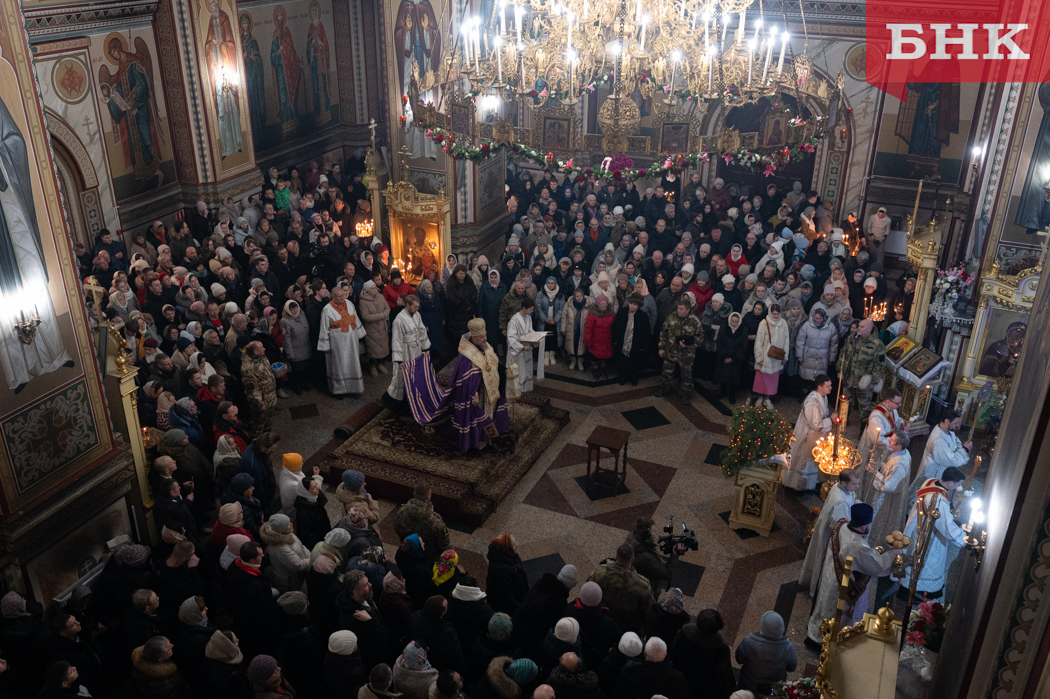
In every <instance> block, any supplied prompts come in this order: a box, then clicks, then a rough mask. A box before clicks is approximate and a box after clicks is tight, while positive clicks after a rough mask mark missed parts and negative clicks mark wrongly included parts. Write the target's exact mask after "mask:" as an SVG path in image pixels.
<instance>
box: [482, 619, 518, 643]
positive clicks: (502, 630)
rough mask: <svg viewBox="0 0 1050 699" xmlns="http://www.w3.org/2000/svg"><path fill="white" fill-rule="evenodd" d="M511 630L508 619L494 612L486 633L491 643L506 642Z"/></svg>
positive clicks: (511, 626) (512, 627) (512, 626)
mask: <svg viewBox="0 0 1050 699" xmlns="http://www.w3.org/2000/svg"><path fill="white" fill-rule="evenodd" d="M513 629H514V625H513V624H512V623H511V620H510V617H509V616H507V615H506V614H504V613H503V612H496V613H495V614H493V615H492V617H491V618H490V619H489V627H488V633H489V638H491V639H492V640H493V641H506V640H507V639H508V638H510V633H511V631H513Z"/></svg>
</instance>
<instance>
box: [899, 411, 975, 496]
mask: <svg viewBox="0 0 1050 699" xmlns="http://www.w3.org/2000/svg"><path fill="white" fill-rule="evenodd" d="M960 427H962V416H960V415H959V413H957V412H955V411H954V410H947V411H945V412H943V413H941V421H940V422H938V423H937V424H936V425H935V426H934V428H933V429H932V430H931V431H930V436H929V438H928V439H927V440H926V449H925V451H923V453H922V460H921V461H920V462H919V472H918V473H917V474H915V480H914V481H912V483H911V485H910V486H909V488H908V494H909V499H908V502H909V504H910V503H912V502H915V497H916V493H918V492H919V488H921V487H922V484H923V483H925V482H926V481H928V480H930V479H931V478H940V477H941V474H942V473H944V471H945V469H947V468H948V467H949V466H955V467H956V468H962V467H963V466H964V465H965V464H966V463H967V462H969V460H970V450H971V449H973V442H969V441H967V442H966V443H963V442H961V441H960V440H959V438H958V437H957V436H956V434H955V431H956V430H958V429H959V428H960Z"/></svg>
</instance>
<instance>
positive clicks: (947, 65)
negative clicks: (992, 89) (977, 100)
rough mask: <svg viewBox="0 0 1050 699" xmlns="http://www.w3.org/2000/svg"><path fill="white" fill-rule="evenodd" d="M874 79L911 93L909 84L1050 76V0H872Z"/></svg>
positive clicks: (870, 67)
mask: <svg viewBox="0 0 1050 699" xmlns="http://www.w3.org/2000/svg"><path fill="white" fill-rule="evenodd" d="M866 9H867V40H868V46H867V51H866V57H867V58H866V63H867V66H866V67H867V81H868V82H869V83H870V84H872V85H874V86H876V87H878V88H879V89H882V90H885V91H886V92H888V93H890V94H892V95H895V96H897V97H899V98H900V99H902V100H903V99H905V98H906V96H907V86H908V84H915V83H975V82H983V83H1007V82H1047V81H1050V2H1048V1H1047V0H1002V2H994V1H988V0H978V1H976V2H967V1H966V0H952V1H950V2H949V1H947V0H932V1H931V0H922V1H921V2H916V1H915V0H870V1H869V2H868V3H867V6H866Z"/></svg>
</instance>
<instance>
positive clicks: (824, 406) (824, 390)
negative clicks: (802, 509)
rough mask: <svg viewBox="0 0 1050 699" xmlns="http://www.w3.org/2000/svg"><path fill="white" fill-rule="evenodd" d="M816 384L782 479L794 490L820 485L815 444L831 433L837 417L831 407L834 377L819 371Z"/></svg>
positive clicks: (804, 407) (800, 417)
mask: <svg viewBox="0 0 1050 699" xmlns="http://www.w3.org/2000/svg"><path fill="white" fill-rule="evenodd" d="M816 384H817V388H816V390H814V391H811V392H810V394H809V395H808V396H806V400H805V401H804V402H803V403H802V410H801V411H800V412H799V414H798V421H797V422H796V423H795V441H794V443H793V444H792V446H791V463H790V465H789V466H788V468H787V470H786V471H784V475H783V477H782V478H781V482H782V483H783V484H784V486H785V487H787V488H794V489H795V490H813V488H815V487H817V478H818V477H819V476H820V471H819V470H818V469H817V464H816V462H814V461H813V447H815V446H816V445H817V442H818V441H819V440H821V439H822V438H824V437H827V436H828V435H829V434H831V431H832V426H833V424H834V422H833V421H834V420H837V419H838V413H836V414H834V415H832V414H831V412H830V410H829V409H828V395H829V394H830V393H831V379H830V378H829V377H827V376H826V375H824V374H820V375H819V376H817V377H816Z"/></svg>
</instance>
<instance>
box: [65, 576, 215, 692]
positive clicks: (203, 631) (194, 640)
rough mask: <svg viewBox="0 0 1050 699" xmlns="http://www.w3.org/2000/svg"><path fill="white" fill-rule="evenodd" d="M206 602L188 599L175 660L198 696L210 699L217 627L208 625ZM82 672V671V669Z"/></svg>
mask: <svg viewBox="0 0 1050 699" xmlns="http://www.w3.org/2000/svg"><path fill="white" fill-rule="evenodd" d="M207 611H208V608H207V606H205V604H204V598H203V597H200V596H196V597H188V598H186V599H185V600H184V601H183V602H182V604H181V605H180V606H179V611H178V623H177V627H178V634H177V638H176V646H177V648H178V652H177V653H176V654H175V659H176V660H178V662H179V667H180V668H182V672H183V673H184V674H185V676H186V679H187V680H189V683H190V685H192V686H193V690H194V691H195V692H196V694H197V696H207V676H208V672H207V670H208V665H207V662H208V660H207V657H206V654H205V652H206V651H205V649H206V648H207V646H208V641H209V640H210V639H211V637H212V634H214V633H215V627H213V626H211V625H209V624H208V616H207ZM78 669H79V668H78Z"/></svg>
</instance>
